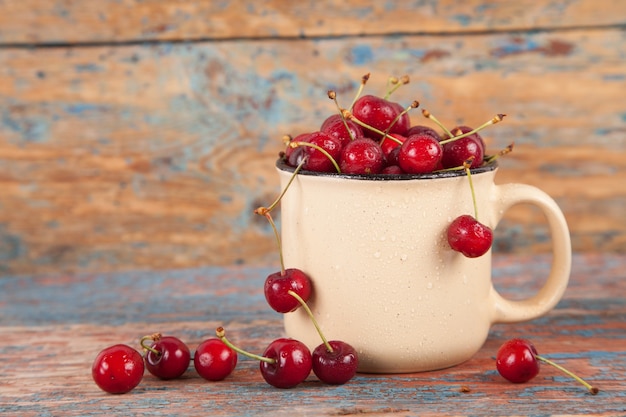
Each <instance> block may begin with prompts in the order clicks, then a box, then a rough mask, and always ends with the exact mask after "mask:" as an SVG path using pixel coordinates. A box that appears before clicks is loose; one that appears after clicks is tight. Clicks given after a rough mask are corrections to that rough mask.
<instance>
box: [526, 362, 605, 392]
mask: <svg viewBox="0 0 626 417" xmlns="http://www.w3.org/2000/svg"><path fill="white" fill-rule="evenodd" d="M535 358H537V359H538V360H540V361H542V362H545V363H547V364H548V365H551V366H554V367H555V368H556V369H558V370H559V371H561V372H563V373H565V374H567V375H569V376H571V377H572V378H574V379H575V380H576V381H578V382H580V383H581V384H583V385H584V386H585V388H587V390H588V391H589V392H590V393H591V394H592V395H596V394H597V393H598V392H600V390H599V389H598V388H596V387H594V386H593V385H591V384H589V383H588V382H587V381H585V380H584V379H582V378H581V377H579V376H578V375H576V374H574V373H573V372H572V371H570V370H568V369H566V368H564V367H562V366H561V365H559V364H558V363H555V362H552V361H551V360H550V359H547V358H544V357H543V356H540V355H535Z"/></svg>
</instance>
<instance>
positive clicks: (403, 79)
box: [383, 75, 410, 100]
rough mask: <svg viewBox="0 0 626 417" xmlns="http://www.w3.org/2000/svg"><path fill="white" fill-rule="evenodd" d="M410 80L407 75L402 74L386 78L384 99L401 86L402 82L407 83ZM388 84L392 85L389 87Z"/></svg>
mask: <svg viewBox="0 0 626 417" xmlns="http://www.w3.org/2000/svg"><path fill="white" fill-rule="evenodd" d="M409 82H410V79H409V76H408V75H404V76H402V77H400V79H397V78H396V77H389V79H387V93H386V94H385V97H383V98H384V99H385V100H387V99H389V97H390V96H391V95H392V94H393V93H394V92H395V91H396V90H397V89H398V88H400V87H401V86H403V85H404V84H408V83H409ZM390 85H393V87H390Z"/></svg>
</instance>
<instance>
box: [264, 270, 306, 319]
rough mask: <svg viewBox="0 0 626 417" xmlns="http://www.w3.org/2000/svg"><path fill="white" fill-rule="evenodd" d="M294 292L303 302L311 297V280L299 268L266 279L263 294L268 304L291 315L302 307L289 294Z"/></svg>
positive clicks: (271, 275)
mask: <svg viewBox="0 0 626 417" xmlns="http://www.w3.org/2000/svg"><path fill="white" fill-rule="evenodd" d="M289 290H292V291H293V292H295V293H296V294H298V295H299V296H300V297H301V298H302V299H303V300H305V301H306V300H308V299H309V297H310V296H311V292H312V285H311V279H310V278H309V277H308V275H306V274H305V273H304V272H302V271H301V270H300V269H297V268H288V269H285V270H284V272H275V273H273V274H270V275H269V276H268V277H267V278H266V279H265V285H264V287H263V292H264V293H265V299H266V300H267V303H268V304H269V305H270V307H272V308H273V309H274V310H275V311H277V312H279V313H289V312H292V311H295V310H296V309H297V308H298V307H300V303H299V302H298V300H297V299H295V298H294V297H293V296H292V295H290V294H289V293H288V291H289Z"/></svg>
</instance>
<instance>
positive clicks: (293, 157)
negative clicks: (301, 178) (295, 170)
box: [284, 133, 311, 167]
mask: <svg viewBox="0 0 626 417" xmlns="http://www.w3.org/2000/svg"><path fill="white" fill-rule="evenodd" d="M310 136H311V133H301V134H299V135H298V136H296V137H295V138H293V139H292V140H291V141H290V142H308V141H309V138H310ZM304 151H305V147H304V146H297V147H293V146H289V145H287V148H286V149H285V157H284V158H285V162H286V163H287V165H289V166H292V167H297V166H298V165H300V162H302V158H304V155H305V153H304Z"/></svg>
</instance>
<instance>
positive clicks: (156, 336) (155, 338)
mask: <svg viewBox="0 0 626 417" xmlns="http://www.w3.org/2000/svg"><path fill="white" fill-rule="evenodd" d="M160 338H161V333H154V334H151V335H148V336H144V337H142V338H141V340H140V341H139V344H140V345H141V347H142V348H144V349H145V350H149V351H150V352H152V353H154V354H155V355H158V356H161V352H160V351H159V350H157V349H155V348H153V347H152V346H148V345H146V344H145V343H146V341H148V340H150V341H152V342H157V341H158V340H159V339H160Z"/></svg>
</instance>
